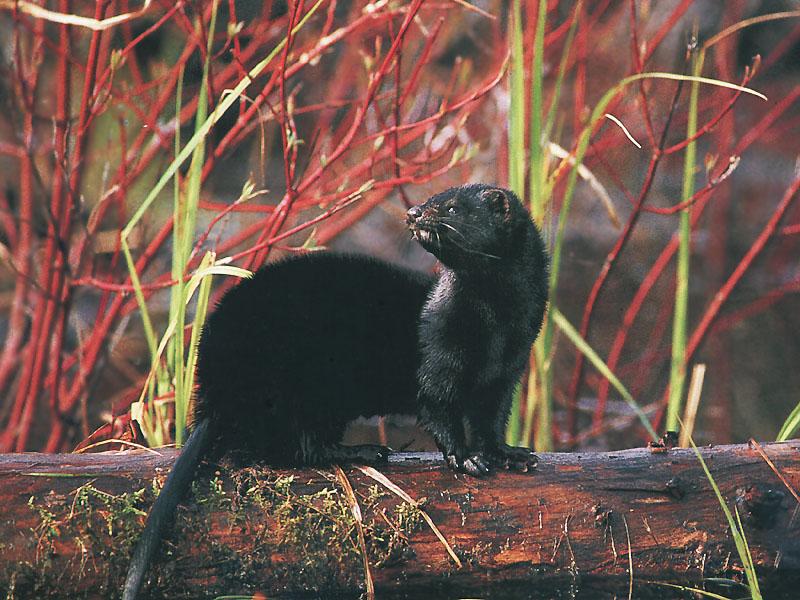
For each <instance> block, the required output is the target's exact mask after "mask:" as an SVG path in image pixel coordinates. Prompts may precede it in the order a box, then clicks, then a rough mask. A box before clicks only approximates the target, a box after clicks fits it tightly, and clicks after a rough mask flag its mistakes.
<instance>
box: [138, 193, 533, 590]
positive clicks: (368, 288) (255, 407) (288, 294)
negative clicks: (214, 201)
mask: <svg viewBox="0 0 800 600" xmlns="http://www.w3.org/2000/svg"><path fill="white" fill-rule="evenodd" d="M407 225H408V228H409V230H410V231H411V233H412V235H413V237H414V239H416V240H417V241H418V242H419V243H420V244H421V245H422V246H423V247H424V248H425V249H426V250H428V251H429V252H431V253H432V254H434V255H435V256H436V257H437V258H438V259H439V261H440V262H441V264H442V269H441V275H440V276H439V278H438V279H437V278H434V277H430V276H427V275H424V274H421V273H418V272H416V271H411V270H408V269H403V268H400V267H396V266H393V265H390V264H388V263H385V262H381V261H378V260H375V259H371V258H365V257H357V256H347V255H339V254H330V253H310V254H305V255H302V256H297V257H294V258H289V259H285V260H281V261H278V262H275V263H271V264H269V265H267V266H265V267H264V268H262V269H260V270H259V271H258V272H257V273H256V274H255V275H254V276H253V277H252V279H249V280H244V281H242V282H241V283H240V284H239V285H237V286H236V287H235V288H233V289H231V290H230V291H229V292H228V293H227V294H226V295H225V296H224V297H223V298H222V300H221V301H220V303H219V305H218V306H217V308H216V310H215V311H214V312H213V313H212V315H211V316H210V317H209V319H208V322H207V324H206V327H205V328H204V331H203V335H202V337H201V341H200V346H199V348H198V362H197V380H198V390H197V396H196V398H195V406H194V415H193V423H194V425H193V431H192V434H191V435H190V436H189V439H188V440H187V443H186V446H185V447H184V449H183V451H182V453H181V455H180V457H179V458H178V460H177V461H176V462H175V465H174V466H173V469H172V471H171V473H170V475H169V477H168V478H167V481H166V483H165V485H164V488H163V489H162V491H161V493H160V494H159V497H158V498H157V500H156V502H155V503H154V505H153V508H152V510H151V512H150V515H149V516H148V520H147V524H146V527H145V530H144V532H143V533H142V537H141V539H140V540H139V543H138V545H137V548H136V550H135V552H134V556H133V559H132V561H131V566H130V568H129V571H128V577H127V579H126V582H125V589H124V592H123V599H124V600H133V599H134V598H135V597H136V594H137V593H138V590H139V588H140V586H141V583H142V581H143V578H144V575H145V573H146V570H147V566H148V564H149V562H150V560H151V558H152V555H153V554H154V552H155V550H156V549H157V547H158V544H159V542H160V539H161V537H162V535H163V532H164V529H165V528H166V526H167V525H168V523H169V521H171V519H172V516H173V513H174V511H175V508H176V506H177V504H178V502H179V501H180V499H181V497H182V496H183V495H184V493H185V492H186V490H187V489H188V487H189V484H190V483H191V480H192V478H193V477H194V471H195V469H196V467H197V465H198V463H199V462H200V461H201V460H202V459H203V458H204V457H209V456H210V457H217V456H221V455H223V454H228V455H235V456H236V457H238V458H240V459H242V460H245V461H250V462H253V461H259V462H266V463H267V464H271V465H275V466H290V465H326V464H332V463H337V462H363V463H377V462H381V461H385V460H386V457H387V455H388V453H389V449H388V448H384V447H382V446H376V445H360V446H346V445H343V444H341V443H340V442H341V437H342V434H343V432H344V429H345V427H346V425H347V423H348V422H350V421H352V420H353V419H355V418H356V417H358V416H371V415H386V414H403V413H405V414H409V413H410V414H416V415H417V417H418V419H419V421H420V423H421V424H422V425H423V426H424V427H425V428H426V429H427V430H428V431H429V432H430V433H431V434H432V435H433V437H434V439H435V440H436V443H437V445H438V447H439V449H440V450H441V451H442V453H443V454H444V457H445V460H446V461H447V463H448V465H449V466H450V467H451V468H452V469H454V470H456V471H460V472H465V473H468V474H470V475H473V476H483V475H486V474H488V473H490V471H491V470H492V469H495V468H513V469H516V470H521V471H527V470H528V469H529V468H532V467H534V466H535V465H536V456H535V455H534V454H533V453H532V452H531V451H530V450H528V449H527V448H514V447H510V446H508V445H506V444H505V443H504V441H503V440H504V432H505V426H506V421H507V419H508V415H509V411H510V407H511V400H512V395H513V391H514V387H515V386H516V384H517V382H518V381H519V378H520V376H521V375H522V372H523V371H524V369H525V365H526V363H527V360H528V357H529V353H530V347H531V344H532V343H533V341H534V340H535V338H536V335H537V334H538V331H539V328H540V326H541V322H542V319H543V316H544V310H545V305H546V302H547V257H546V253H545V249H544V244H543V242H542V240H541V238H540V236H539V233H538V231H537V230H536V227H535V226H534V224H533V222H532V221H531V219H530V216H529V214H528V212H527V211H526V210H525V208H524V207H523V206H522V204H521V203H520V201H519V200H518V199H517V197H516V196H515V195H514V194H513V193H512V192H511V191H509V190H505V189H502V188H498V187H494V186H488V185H483V184H471V185H465V186H461V187H455V188H451V189H448V190H446V191H444V192H441V193H439V194H436V195H435V196H433V197H431V198H430V199H429V200H428V201H427V202H425V203H424V204H422V205H420V206H416V207H413V208H411V209H410V210H409V211H408V215H407ZM465 424H466V428H465Z"/></svg>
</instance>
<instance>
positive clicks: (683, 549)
mask: <svg viewBox="0 0 800 600" xmlns="http://www.w3.org/2000/svg"><path fill="white" fill-rule="evenodd" d="M762 448H763V453H764V454H765V455H766V456H767V457H768V458H769V459H770V461H771V462H772V464H773V465H774V466H770V465H769V464H768V463H767V462H766V461H765V458H764V456H762V454H761V453H759V452H758V451H757V450H758V449H756V448H753V447H750V446H748V445H736V446H718V447H713V448H703V449H701V452H702V455H703V457H704V458H705V460H706V462H707V464H708V467H709V469H710V470H711V473H712V475H713V477H714V480H715V481H716V483H717V485H718V486H719V488H720V490H721V492H722V494H723V496H724V497H725V499H726V501H727V503H728V506H729V507H730V508H731V510H732V511H733V509H734V508H736V510H738V512H739V514H740V515H741V518H742V522H743V527H744V532H745V534H746V537H747V541H748V543H749V547H750V551H751V553H752V557H753V561H754V563H755V565H756V567H757V570H758V574H759V579H760V581H761V585H762V590H763V589H765V588H766V589H769V590H770V595H768V596H766V597H769V598H780V597H786V598H795V597H796V589H797V588H796V586H797V584H798V583H800V535H798V529H799V528H800V525H799V524H798V523H799V522H800V518H798V512H800V510H799V509H798V506H800V505H798V502H797V500H796V499H795V497H793V495H792V491H791V490H792V489H794V490H796V489H797V488H798V487H800V440H794V441H790V442H784V443H774V444H764V445H763V447H762ZM174 458H175V451H172V450H166V451H160V452H159V453H153V452H144V451H131V452H107V453H100V454H60V455H46V454H9V455H0V505H2V507H3V513H4V516H5V518H4V519H3V523H0V588H3V589H4V591H5V592H6V595H7V597H10V598H33V597H36V598H47V597H49V598H55V597H60V598H66V597H69V598H81V597H85V598H109V597H114V596H116V595H117V594H118V593H119V589H120V587H121V584H122V580H123V577H124V573H125V569H126V567H127V563H128V559H129V555H130V551H131V548H132V545H133V543H134V542H135V540H136V538H137V536H138V534H139V531H140V530H141V527H142V524H143V522H144V517H145V514H146V510H147V509H148V507H149V505H150V503H151V502H152V500H153V498H154V495H155V492H156V490H157V488H158V486H157V485H156V483H155V482H160V481H163V478H164V476H165V473H166V472H167V471H168V469H169V467H170V465H171V464H172V462H173V460H174ZM440 459H441V457H440V456H439V455H429V454H409V453H406V454H398V455H395V456H393V457H392V460H391V462H390V464H389V465H387V466H385V467H383V468H381V469H379V470H378V471H379V472H375V471H370V470H369V469H359V468H348V469H346V470H345V471H344V472H342V473H340V474H339V475H338V477H339V478H338V479H337V474H336V472H335V470H334V469H319V470H317V469H303V470H294V471H288V470H273V469H269V468H266V467H251V468H246V469H229V468H224V467H220V466H219V465H209V466H205V467H204V468H203V469H202V472H201V473H199V475H198V479H197V482H196V484H195V488H194V490H193V497H191V498H187V500H186V502H185V504H184V505H183V506H182V507H181V508H180V509H179V513H178V515H177V519H176V526H175V530H174V531H173V532H172V533H171V534H170V535H169V538H168V540H167V541H166V542H165V544H164V548H163V550H162V552H161V554H160V556H159V558H158V561H157V563H158V564H156V565H155V566H154V568H153V571H152V576H151V579H150V583H149V586H148V592H147V594H149V596H147V597H152V598H161V597H169V598H200V597H214V596H215V595H222V594H256V593H260V594H261V596H257V597H269V598H273V597H276V596H279V595H280V594H288V595H289V597H292V598H296V597H299V596H298V594H300V593H301V592H306V593H311V592H316V593H318V592H324V593H325V594H330V593H334V592H336V593H339V594H343V595H344V597H358V594H359V593H360V592H362V591H363V589H364V586H365V581H366V577H367V574H366V570H365V565H364V560H363V556H364V552H366V554H367V556H368V557H369V567H368V570H369V576H370V577H371V579H372V580H373V581H374V585H375V588H376V589H377V590H378V596H379V597H381V598H386V597H400V596H402V597H414V594H415V593H418V594H419V596H417V597H425V598H430V597H434V596H433V595H432V593H431V591H432V590H435V591H436V595H435V597H438V598H444V597H463V595H464V594H465V593H467V594H468V595H469V597H472V598H475V597H482V596H483V597H485V595H488V594H490V593H491V595H492V597H493V598H494V597H498V593H499V592H498V590H500V591H513V590H517V591H524V594H525V596H524V597H532V598H539V597H541V598H552V597H560V596H557V594H561V593H568V594H572V595H573V597H575V594H576V592H577V593H581V592H585V591H586V590H587V589H592V590H600V591H598V592H597V593H596V594H594V593H593V594H591V595H590V596H587V597H592V598H601V597H604V595H603V594H602V593H601V591H606V592H607V593H608V594H616V595H617V596H618V597H628V593H629V591H630V586H631V585H633V597H636V598H645V597H658V598H661V597H664V598H672V597H681V596H680V595H676V594H677V593H678V592H676V588H674V587H668V585H665V584H669V585H672V586H693V587H703V586H708V585H709V582H710V581H713V579H712V578H717V579H720V578H722V579H726V580H736V581H743V580H744V576H743V573H742V565H741V562H740V560H739V558H738V555H737V553H736V549H735V546H734V543H733V540H732V537H731V533H730V529H729V526H728V523H727V521H726V519H725V516H724V514H723V511H722V510H721V507H720V504H719V501H718V500H717V497H716V496H715V494H714V492H713V490H712V487H711V485H710V483H709V481H708V479H707V477H706V476H705V474H704V472H703V470H702V467H701V465H700V463H699V462H698V459H697V457H696V456H695V455H694V453H693V451H691V450H683V449H670V450H668V451H665V452H656V451H653V450H651V449H634V450H626V451H620V452H607V453H586V452H576V453H571V454H566V453H564V454H562V453H554V454H542V455H541V456H540V463H539V466H538V467H537V469H536V470H535V471H533V472H531V473H527V474H516V473H509V472H501V473H497V474H496V475H494V476H492V477H490V478H487V479H481V480H478V479H474V478H470V477H467V476H463V475H455V474H453V473H452V472H450V471H449V470H448V469H447V468H446V467H445V466H444V465H443V463H442V462H441V460H440ZM381 474H383V475H384V476H385V477H386V478H388V480H389V482H391V483H393V484H394V485H395V486H397V488H399V490H398V489H397V488H393V487H392V486H391V483H389V482H387V481H384V480H381ZM779 474H780V476H782V477H783V478H784V481H785V483H784V482H782V481H781V479H780V478H779ZM341 477H346V478H347V480H348V482H349V483H350V484H351V485H352V489H353V490H354V493H347V492H346V491H345V490H346V489H347V488H348V487H349V486H347V485H343V484H342V481H341ZM387 485H388V487H387ZM402 491H404V492H405V493H407V495H408V497H406V499H405V500H404V499H403V498H401V497H400V496H398V495H397V494H398V493H402ZM409 500H411V501H409ZM354 502H357V504H358V506H359V508H360V514H361V520H360V521H359V520H358V519H356V518H355V517H354V513H355V511H354V509H353V503H354ZM428 518H429V519H430V523H429V522H428V521H427V520H426V519H428ZM431 524H432V525H433V528H432V527H431ZM434 529H435V530H436V531H434ZM437 532H438V534H439V535H440V536H441V539H440V537H439V535H437ZM631 567H632V568H631ZM631 581H632V584H631ZM722 583H723V584H724V583H725V582H722ZM714 585H720V582H719V581H716V582H715V583H714ZM717 591H719V588H717ZM729 592H730V590H729ZM723 593H724V590H723ZM727 595H731V596H741V595H742V590H741V589H737V590H734V591H733V592H730V593H728V594H727ZM313 597H318V596H316V595H314V596H313ZM326 597H328V596H326ZM337 597H341V596H337ZM512 597H519V596H518V595H517V596H512ZM609 597H610V596H609Z"/></svg>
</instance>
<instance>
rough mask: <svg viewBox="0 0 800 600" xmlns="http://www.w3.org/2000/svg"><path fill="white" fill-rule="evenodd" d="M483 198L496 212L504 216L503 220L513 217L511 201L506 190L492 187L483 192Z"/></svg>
mask: <svg viewBox="0 0 800 600" xmlns="http://www.w3.org/2000/svg"><path fill="white" fill-rule="evenodd" d="M481 198H482V199H483V201H484V202H486V203H487V204H488V205H489V207H490V208H491V209H492V210H493V211H494V212H495V214H497V215H499V216H502V217H503V220H505V221H508V220H509V219H510V218H511V202H510V201H509V198H508V194H506V192H505V191H503V190H500V189H497V188H492V189H490V190H486V191H485V192H483V193H482V194H481Z"/></svg>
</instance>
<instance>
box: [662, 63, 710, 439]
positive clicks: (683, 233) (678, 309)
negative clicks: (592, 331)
mask: <svg viewBox="0 0 800 600" xmlns="http://www.w3.org/2000/svg"><path fill="white" fill-rule="evenodd" d="M702 69H703V55H702V53H701V54H700V55H694V56H693V57H692V73H693V74H694V75H695V76H699V75H700V72H701V71H702ZM699 91H700V82H698V81H693V82H692V88H691V92H690V95H689V114H688V122H687V125H686V137H687V138H690V137H692V136H694V135H695V133H697V101H698V96H699ZM696 163H697V145H696V143H695V142H690V143H689V145H688V146H686V154H685V156H684V162H683V189H682V190H681V200H688V199H689V198H691V197H692V194H694V177H695V166H696ZM690 217H691V208H690V207H687V208H686V209H684V210H682V211H681V213H680V217H679V218H680V223H679V237H678V240H679V245H678V264H677V268H676V275H675V308H674V315H673V321H672V357H671V361H670V376H669V398H668V401H667V423H666V425H667V431H677V430H678V416H679V415H680V412H681V402H682V400H683V391H684V389H685V387H686V366H687V365H686V339H687V332H688V330H689V327H688V323H687V319H688V312H689V266H690V265H689V263H690V259H691V237H692V227H691V218H690Z"/></svg>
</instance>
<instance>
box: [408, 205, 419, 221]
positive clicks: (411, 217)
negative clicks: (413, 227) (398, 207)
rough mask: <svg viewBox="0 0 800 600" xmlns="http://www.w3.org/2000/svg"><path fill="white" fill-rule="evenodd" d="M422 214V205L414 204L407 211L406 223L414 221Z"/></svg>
mask: <svg viewBox="0 0 800 600" xmlns="http://www.w3.org/2000/svg"><path fill="white" fill-rule="evenodd" d="M421 216H422V207H420V206H412V207H411V208H409V209H408V212H407V213H406V223H413V222H414V221H416V220H417V219H419V218H420V217H421Z"/></svg>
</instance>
